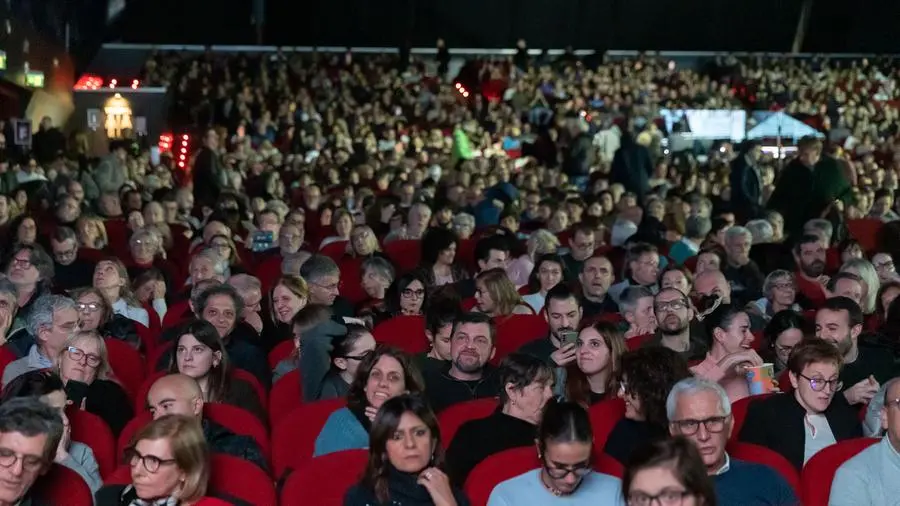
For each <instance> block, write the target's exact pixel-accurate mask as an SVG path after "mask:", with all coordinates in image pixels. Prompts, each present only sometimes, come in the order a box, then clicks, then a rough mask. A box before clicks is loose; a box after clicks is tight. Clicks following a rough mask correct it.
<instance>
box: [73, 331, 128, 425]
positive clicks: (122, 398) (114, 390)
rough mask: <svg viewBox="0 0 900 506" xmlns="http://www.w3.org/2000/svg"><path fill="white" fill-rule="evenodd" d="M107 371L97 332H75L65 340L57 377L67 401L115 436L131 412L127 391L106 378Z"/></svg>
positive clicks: (103, 347) (103, 348)
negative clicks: (102, 422)
mask: <svg viewBox="0 0 900 506" xmlns="http://www.w3.org/2000/svg"><path fill="white" fill-rule="evenodd" d="M111 371H112V369H111V368H110V366H109V357H108V354H107V351H106V343H105V342H104V341H103V338H102V337H100V334H98V333H97V332H95V331H90V332H78V333H76V334H75V335H73V336H72V337H70V338H69V339H68V340H66V343H65V345H64V346H63V351H62V353H61V355H60V357H59V377H60V378H62V381H63V384H64V385H66V392H67V393H68V396H69V400H70V401H71V402H72V404H73V405H75V406H79V407H81V406H84V409H85V411H88V412H89V413H93V414H95V415H97V416H99V417H100V418H102V419H103V421H105V422H106V424H107V425H109V428H110V429H111V430H112V431H113V434H115V435H117V436H118V434H119V433H120V432H121V431H122V429H123V428H124V427H125V425H126V424H127V423H128V421H129V420H131V418H132V416H133V413H132V411H131V405H132V404H131V401H129V400H128V394H126V393H125V390H124V389H123V388H122V386H121V385H119V384H118V383H117V382H116V381H114V380H113V379H112V378H111V377H110V376H111Z"/></svg>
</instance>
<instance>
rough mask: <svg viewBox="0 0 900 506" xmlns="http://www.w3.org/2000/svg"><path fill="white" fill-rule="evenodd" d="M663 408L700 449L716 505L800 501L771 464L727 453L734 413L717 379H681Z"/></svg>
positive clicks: (673, 426)
mask: <svg viewBox="0 0 900 506" xmlns="http://www.w3.org/2000/svg"><path fill="white" fill-rule="evenodd" d="M666 411H667V412H668V417H669V432H670V433H671V434H672V435H673V436H683V437H685V438H687V439H688V440H689V441H691V442H692V443H694V445H696V446H697V450H699V451H700V456H701V457H702V458H703V463H704V464H705V465H706V471H707V473H708V474H709V475H710V476H712V477H713V482H714V483H715V486H716V496H717V497H718V501H719V502H718V504H719V505H720V506H731V505H735V506H738V505H739V506H756V505H760V506H762V505H771V506H793V505H796V504H799V501H798V500H797V498H796V496H795V495H794V491H793V490H792V489H791V486H790V485H788V483H787V481H785V479H784V478H783V477H782V476H781V475H780V474H778V473H777V472H776V471H775V470H774V469H772V468H770V467H768V466H764V465H761V464H754V463H750V462H744V461H740V460H736V459H732V458H731V457H729V456H728V452H726V451H725V445H726V444H728V438H729V437H731V431H732V429H733V428H734V418H732V416H731V403H730V402H729V401H728V395H727V394H726V393H725V389H723V388H722V387H721V386H720V385H719V384H718V383H714V382H712V381H709V380H705V379H702V378H687V379H683V380H681V381H679V382H678V383H676V384H675V386H673V387H672V390H671V391H670V392H669V397H668V399H666ZM858 504H868V503H862V502H861V503H858Z"/></svg>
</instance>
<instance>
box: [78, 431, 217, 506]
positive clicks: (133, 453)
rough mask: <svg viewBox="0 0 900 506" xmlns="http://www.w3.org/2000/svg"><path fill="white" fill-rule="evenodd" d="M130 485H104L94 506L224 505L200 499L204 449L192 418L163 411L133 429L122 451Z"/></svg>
mask: <svg viewBox="0 0 900 506" xmlns="http://www.w3.org/2000/svg"><path fill="white" fill-rule="evenodd" d="M125 462H126V463H127V464H128V466H129V467H130V468H131V484H130V485H107V486H106V487H103V488H102V489H100V491H99V492H97V495H96V496H95V498H94V504H95V505H96V506H145V505H154V506H225V505H227V504H229V503H228V502H225V501H222V500H220V499H215V498H210V497H205V496H206V494H207V487H208V484H209V449H208V447H207V444H206V440H205V439H204V438H203V430H202V429H201V428H200V424H199V423H198V422H197V420H196V419H195V418H193V417H189V416H185V415H166V416H163V417H160V418H158V419H156V420H153V421H152V422H150V423H148V424H147V425H145V426H144V427H143V428H142V429H141V430H139V431H138V432H137V433H136V434H135V435H134V437H132V438H131V442H130V443H129V444H128V447H127V448H126V450H125Z"/></svg>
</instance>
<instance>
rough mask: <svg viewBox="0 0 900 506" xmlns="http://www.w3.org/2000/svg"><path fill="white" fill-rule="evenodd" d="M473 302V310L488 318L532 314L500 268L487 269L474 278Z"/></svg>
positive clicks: (532, 311) (529, 307)
mask: <svg viewBox="0 0 900 506" xmlns="http://www.w3.org/2000/svg"><path fill="white" fill-rule="evenodd" d="M475 302H476V305H475V309H476V310H477V311H479V312H481V313H484V314H486V315H488V316H508V315H511V314H534V310H532V309H531V306H529V305H528V304H526V303H525V301H524V300H522V296H521V295H519V292H517V291H516V286H515V285H514V284H513V283H512V281H510V280H509V277H508V276H507V275H506V271H505V270H503V269H500V268H497V269H488V270H486V271H483V272H481V273H480V274H478V276H476V277H475Z"/></svg>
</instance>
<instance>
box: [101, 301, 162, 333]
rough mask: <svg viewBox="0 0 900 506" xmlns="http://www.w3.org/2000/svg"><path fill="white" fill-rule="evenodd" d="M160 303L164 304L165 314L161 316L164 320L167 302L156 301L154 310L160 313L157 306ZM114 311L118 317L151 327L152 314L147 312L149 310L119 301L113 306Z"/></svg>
mask: <svg viewBox="0 0 900 506" xmlns="http://www.w3.org/2000/svg"><path fill="white" fill-rule="evenodd" d="M160 302H161V303H162V307H163V313H162V315H160V318H162V317H163V316H164V315H165V312H166V309H165V305H166V301H164V300H162V299H157V300H154V301H153V309H155V310H156V312H157V313H159V309H158V308H157V306H158V305H159V303H160ZM112 310H113V313H115V314H117V315H122V316H124V317H125V318H128V319H129V320H133V321H136V322H138V323H140V324H141V325H143V326H145V327H147V328H149V327H150V314H149V313H148V312H147V310H146V309H144V308H142V307H134V306H129V305H128V303H127V302H125V299H119V300H117V301H115V302H114V303H113V305H112Z"/></svg>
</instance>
